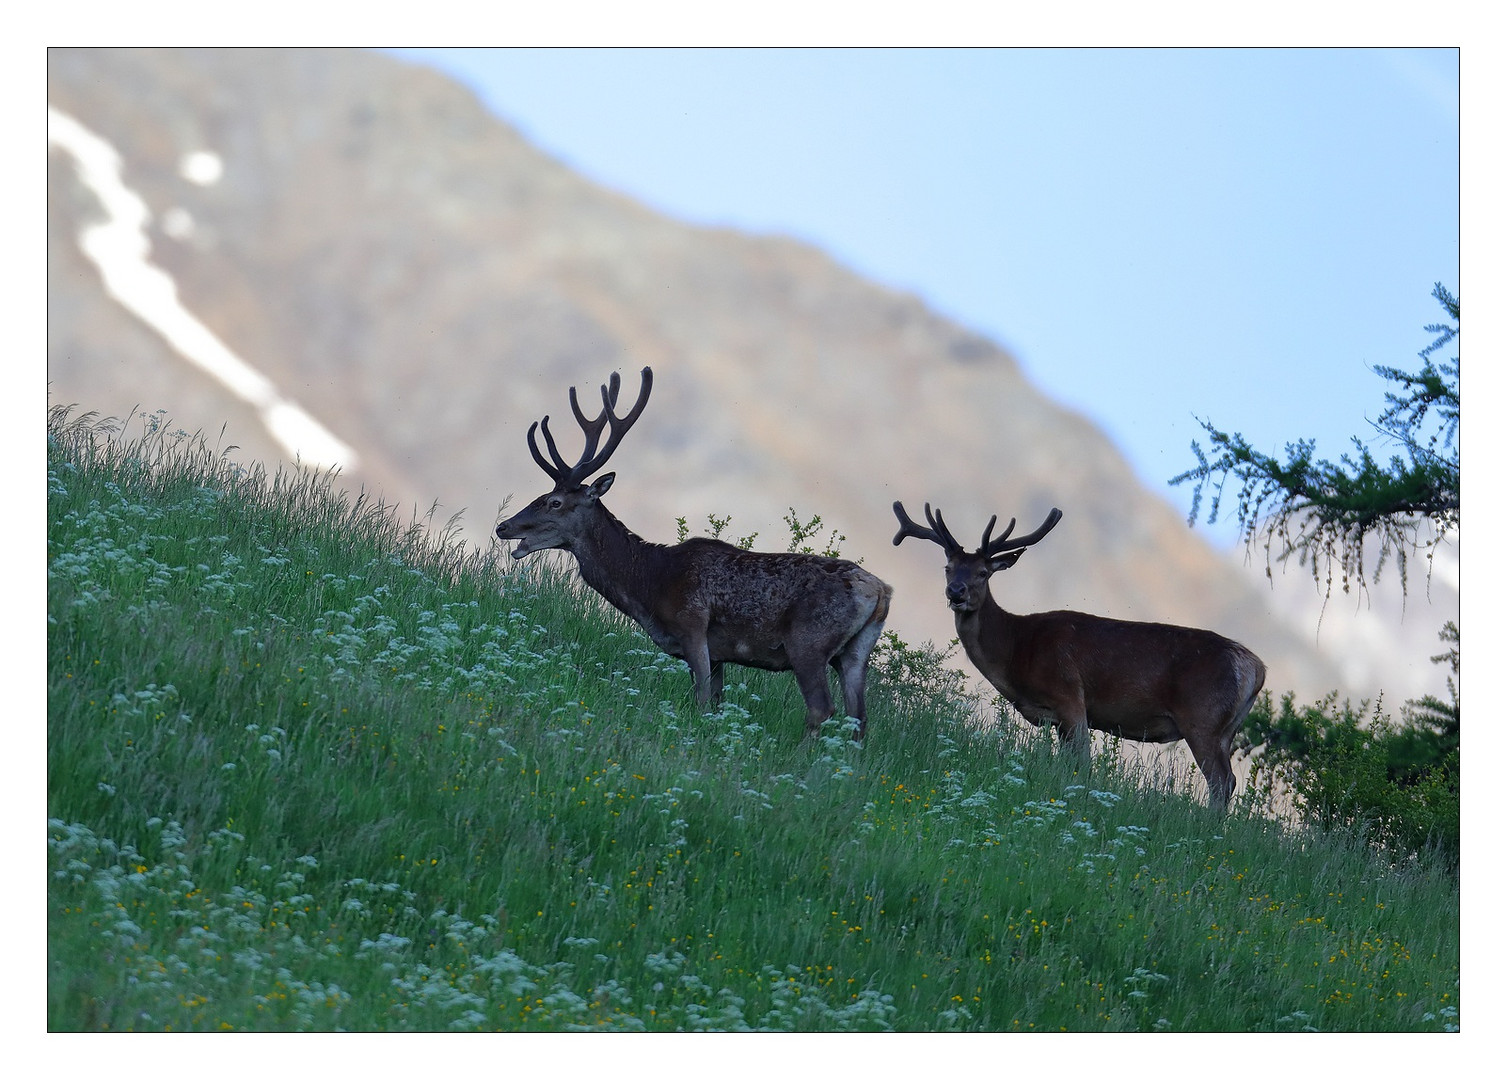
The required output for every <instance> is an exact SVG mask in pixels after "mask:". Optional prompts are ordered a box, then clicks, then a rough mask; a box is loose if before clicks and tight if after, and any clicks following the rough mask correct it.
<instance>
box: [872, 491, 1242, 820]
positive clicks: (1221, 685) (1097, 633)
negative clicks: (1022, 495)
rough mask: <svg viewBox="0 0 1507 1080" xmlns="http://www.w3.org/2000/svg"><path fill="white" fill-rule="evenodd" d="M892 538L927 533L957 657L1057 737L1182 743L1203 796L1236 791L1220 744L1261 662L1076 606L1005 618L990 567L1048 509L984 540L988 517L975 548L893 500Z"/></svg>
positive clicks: (1213, 639) (1004, 563) (1221, 803)
mask: <svg viewBox="0 0 1507 1080" xmlns="http://www.w3.org/2000/svg"><path fill="white" fill-rule="evenodd" d="M895 516H896V517H897V518H898V519H899V520H900V531H899V532H897V533H896V534H895V543H896V544H899V543H900V542H901V541H902V540H904V539H905V538H906V537H907V536H914V537H917V538H918V539H921V540H930V541H931V542H932V543H934V544H938V545H940V546H941V548H942V550H943V551H945V552H946V553H947V603H948V605H949V606H950V607H951V608H952V610H953V617H954V621H955V622H956V624H957V629H958V640H959V641H960V642H962V645H963V651H964V652H966V653H967V654H968V659H969V660H971V661H973V665H974V666H975V667H976V668H978V669H979V671H980V672H982V673H983V675H984V677H985V678H987V679H988V680H989V682H990V683H992V684H993V685H994V687H995V689H997V690H998V691H999V692H1000V694H1001V695H1003V696H1004V698H1005V700H1007V701H1009V702H1010V704H1011V705H1013V706H1015V708H1016V709H1017V710H1018V711H1019V712H1020V714H1021V715H1022V716H1024V717H1025V718H1026V719H1027V720H1028V721H1030V722H1031V723H1032V724H1035V725H1036V726H1037V727H1040V726H1041V725H1043V724H1051V725H1052V726H1053V727H1054V728H1055V729H1056V730H1057V734H1058V737H1059V738H1060V739H1061V740H1062V741H1063V742H1064V743H1066V744H1068V745H1074V746H1077V747H1078V748H1079V749H1080V750H1082V751H1084V752H1086V751H1087V749H1088V732H1089V729H1090V728H1092V729H1093V730H1095V731H1104V732H1108V733H1109V734H1111V735H1118V736H1120V737H1122V738H1126V739H1134V740H1136V741H1138V742H1150V743H1169V742H1176V741H1177V740H1179V739H1182V740H1184V741H1185V742H1187V744H1188V749H1189V750H1191V751H1192V752H1193V758H1194V760H1195V761H1197V762H1198V767H1199V769H1200V770H1201V771H1202V772H1203V775H1204V779H1205V780H1207V781H1208V785H1209V805H1210V806H1211V807H1214V808H1216V809H1219V810H1223V809H1225V808H1226V807H1227V806H1228V805H1229V801H1230V796H1231V795H1232V794H1234V791H1235V774H1234V771H1233V770H1232V769H1231V768H1230V751H1231V749H1232V748H1233V745H1234V740H1235V733H1236V732H1237V731H1239V730H1240V725H1241V723H1242V722H1243V721H1244V719H1245V715H1246V713H1248V712H1250V709H1251V705H1252V704H1254V702H1255V700H1256V695H1257V694H1258V693H1260V692H1261V685H1262V683H1264V682H1265V681H1266V666H1265V665H1264V664H1262V662H1261V661H1260V659H1258V658H1257V656H1256V654H1255V653H1253V652H1251V651H1250V650H1249V649H1247V648H1246V647H1245V646H1244V645H1241V644H1239V643H1238V642H1234V641H1231V640H1230V639H1229V638H1226V637H1221V636H1220V635H1219V634H1216V633H1214V632H1213V631H1210V630H1196V629H1192V628H1190V627H1185V626H1169V625H1167V624H1165V623H1146V622H1125V621H1123V620H1120V619H1107V618H1103V617H1101V616H1098V615H1085V614H1083V613H1082V612H1077V611H1043V612H1037V613H1035V614H1030V615H1012V614H1010V612H1008V611H1006V610H1005V609H1004V608H1002V607H1000V606H999V604H998V603H996V602H995V600H994V597H993V595H992V594H991V593H990V591H989V578H990V576H991V575H993V574H994V573H996V572H998V571H1000V570H1004V569H1006V568H1008V567H1011V566H1014V565H1015V561H1016V560H1017V559H1019V558H1020V557H1021V555H1022V554H1023V553H1024V552H1025V549H1026V548H1028V547H1030V546H1031V545H1032V544H1035V543H1037V542H1038V541H1040V540H1041V538H1042V537H1044V536H1046V534H1047V533H1049V532H1051V531H1052V529H1053V528H1054V527H1055V526H1056V524H1057V522H1058V521H1059V520H1061V518H1062V511H1061V510H1058V509H1056V508H1055V507H1054V508H1053V509H1052V512H1051V513H1050V514H1048V515H1047V518H1046V520H1045V521H1044V522H1042V524H1041V527H1040V528H1038V529H1037V530H1036V531H1035V532H1033V533H1030V534H1029V535H1026V536H1012V535H1011V534H1012V533H1013V532H1014V531H1015V519H1014V518H1011V519H1010V524H1009V525H1007V526H1006V527H1005V531H1004V532H1003V533H1002V534H1000V535H999V536H998V537H995V538H993V539H990V535H991V534H992V533H993V531H994V525H995V522H996V521H997V520H998V516H995V517H991V518H990V519H989V524H988V526H987V527H986V528H985V529H984V542H983V544H982V545H981V546H980V547H979V549H978V550H977V551H975V552H972V553H970V552H968V551H966V550H964V548H963V545H961V544H959V543H958V542H957V541H956V540H955V539H953V536H952V533H950V532H949V531H948V530H947V524H946V522H944V521H943V520H942V514H941V512H940V511H938V512H937V513H932V509H931V505H930V504H929V503H928V504H927V506H926V521H927V526H929V527H923V526H921V525H918V524H916V523H915V522H914V521H912V520H911V519H910V517H909V516H907V515H906V513H905V507H903V506H901V505H900V503H899V502H898V501H897V502H896V503H895Z"/></svg>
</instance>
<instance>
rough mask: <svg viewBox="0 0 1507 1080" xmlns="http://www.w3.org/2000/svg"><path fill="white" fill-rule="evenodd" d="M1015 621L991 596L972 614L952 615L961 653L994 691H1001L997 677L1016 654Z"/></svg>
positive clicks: (961, 612)
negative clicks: (994, 688) (992, 684)
mask: <svg viewBox="0 0 1507 1080" xmlns="http://www.w3.org/2000/svg"><path fill="white" fill-rule="evenodd" d="M1016 619H1017V617H1016V616H1014V615H1011V614H1010V613H1009V612H1008V611H1006V610H1005V609H1004V608H1002V607H1000V606H999V604H998V603H997V602H996V601H995V599H994V596H993V594H986V595H985V597H984V602H983V604H982V605H980V606H979V607H977V608H975V609H974V610H972V611H958V612H954V615H953V622H954V624H955V625H956V626H957V631H958V642H959V643H960V644H961V645H962V646H963V652H964V653H966V654H967V656H968V659H969V660H971V661H972V662H973V666H974V667H976V668H978V669H979V671H981V672H983V673H984V675H985V676H986V677H987V678H988V679H989V681H990V682H992V683H994V685H995V686H996V688H1000V689H1003V688H1002V687H1000V684H999V681H998V679H997V678H996V673H997V672H998V671H1000V670H1002V669H1003V668H1004V667H1005V666H1006V665H1007V664H1008V663H1009V660H1010V658H1011V656H1012V655H1013V654H1014V651H1015V623H1016Z"/></svg>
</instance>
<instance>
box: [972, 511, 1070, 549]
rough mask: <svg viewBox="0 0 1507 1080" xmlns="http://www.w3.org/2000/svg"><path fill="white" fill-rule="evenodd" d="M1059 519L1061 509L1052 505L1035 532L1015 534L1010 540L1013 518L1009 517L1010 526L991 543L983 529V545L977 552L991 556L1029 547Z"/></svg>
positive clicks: (1060, 517) (1013, 525)
mask: <svg viewBox="0 0 1507 1080" xmlns="http://www.w3.org/2000/svg"><path fill="white" fill-rule="evenodd" d="M1061 520H1062V511H1061V510H1059V509H1057V508H1056V507H1055V506H1054V507H1052V512H1051V513H1049V514H1048V515H1047V519H1046V520H1045V521H1043V522H1042V523H1041V527H1040V528H1038V529H1037V530H1036V531H1035V532H1033V533H1027V534H1026V535H1025V536H1017V537H1016V538H1015V539H1014V540H1011V539H1010V533H1011V532H1012V531H1013V530H1014V529H1015V519H1014V518H1011V519H1010V527H1009V528H1008V529H1006V530H1005V533H1004V535H1003V536H1001V537H999V538H998V539H997V540H995V541H994V542H993V543H989V533H988V530H987V529H986V530H985V531H984V546H983V547H982V548H980V549H979V552H980V554H983V555H990V556H993V555H999V554H1002V553H1004V552H1006V551H1014V550H1015V549H1016V548H1023V547H1030V546H1031V545H1032V544H1034V543H1036V542H1037V541H1038V540H1040V539H1041V538H1042V537H1043V536H1045V535H1046V534H1047V533H1049V532H1051V531H1052V530H1053V529H1054V528H1056V527H1057V522H1059V521H1061Z"/></svg>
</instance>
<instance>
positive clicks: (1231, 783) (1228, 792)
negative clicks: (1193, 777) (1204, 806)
mask: <svg viewBox="0 0 1507 1080" xmlns="http://www.w3.org/2000/svg"><path fill="white" fill-rule="evenodd" d="M1184 741H1185V742H1187V744H1188V749H1189V750H1191V751H1192V752H1193V760H1194V761H1196V762H1198V770H1199V772H1201V773H1203V774H1204V779H1205V780H1206V781H1208V784H1209V807H1210V809H1213V810H1218V811H1221V812H1223V811H1224V810H1226V809H1228V808H1229V805H1230V796H1232V795H1234V794H1235V770H1234V769H1232V768H1231V767H1230V751H1231V749H1232V748H1233V745H1234V735H1233V733H1232V734H1231V735H1230V736H1229V737H1228V738H1224V737H1221V736H1218V735H1208V736H1205V735H1188V736H1185V737H1184Z"/></svg>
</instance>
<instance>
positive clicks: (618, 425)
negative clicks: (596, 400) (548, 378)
mask: <svg viewBox="0 0 1507 1080" xmlns="http://www.w3.org/2000/svg"><path fill="white" fill-rule="evenodd" d="M640 378H641V380H642V381H641V383H640V385H639V390H638V400H637V401H636V402H634V404H633V408H632V409H630V410H629V411H628V415H627V416H621V417H620V416H617V415H616V414H615V413H614V412H613V411H612V410H613V407H614V406H616V405H617V395H618V390H619V388H620V387H621V385H622V382H621V380H620V379H619V378H618V374H617V372H615V371H614V372H613V373H612V378H611V379H610V380H609V382H608V385H606V386H603V387H602V413H601V415H600V416H598V417H597V418H596V419H595V420H590V421H588V420H586V418H585V417H584V416H582V415H581V410H580V408H579V406H577V404H576V401H575V396H574V395H575V391H574V388H572V391H571V406H572V408H574V409H575V412H576V419H577V420H578V421H579V422H580V424H581V427H582V429H583V430H584V431H586V436H587V438H586V452H585V453H584V454H582V455H581V460H580V461H579V462H578V463H577V464H576V465H575V466H574V467H573V468H572V469H571V470H570V474H571V480H572V481H573V482H575V483H580V482H581V481H583V480H585V479H586V477H588V476H590V475H591V474H592V473H594V472H596V471H597V470H598V469H600V468H601V467H602V466H603V465H605V464H607V459H608V458H610V457H612V453H613V451H615V450H616V449H617V447H618V443H620V442H622V441H623V436H624V435H626V434H628V429H629V428H631V427H632V426H633V425H634V423H635V422H636V421H637V420H638V418H639V415H640V414H641V413H642V412H643V411H644V406H645V405H647V404H649V391H650V390H652V389H653V388H654V372H653V371H651V370H650V369H649V368H647V367H646V368H644V370H643V371H642V372H641V373H640ZM604 424H605V425H607V427H608V428H609V429H610V434H608V436H607V445H606V446H604V447H602V449H601V451H600V452H599V451H598V450H597V448H596V444H597V440H598V439H599V438H600V437H601V433H602V426H603V425H604Z"/></svg>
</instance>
